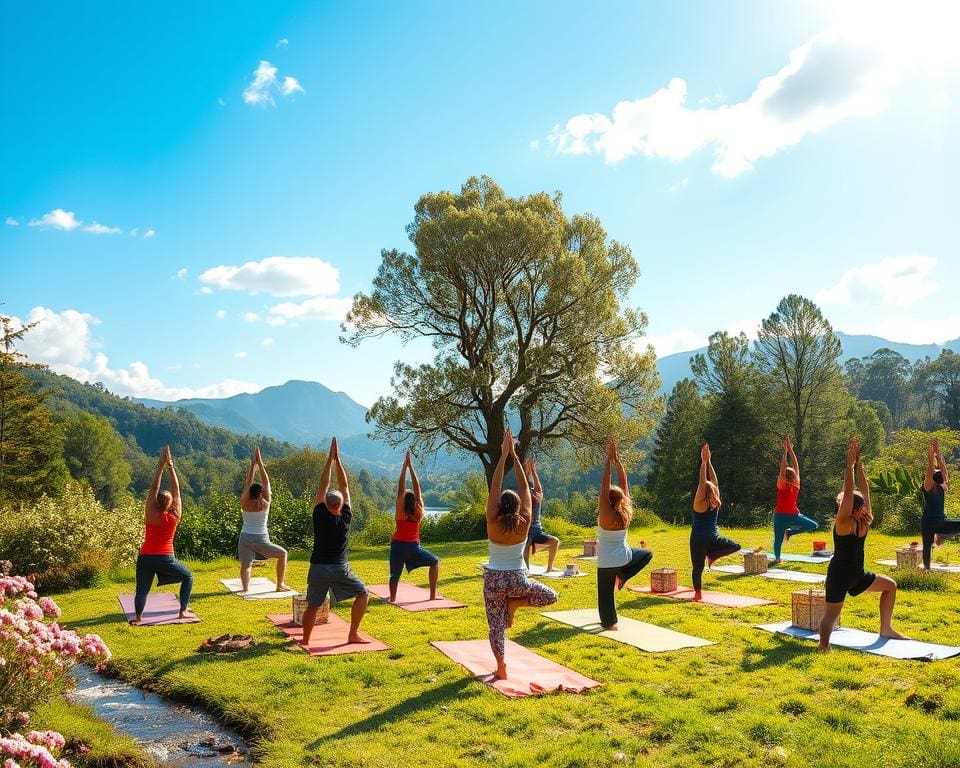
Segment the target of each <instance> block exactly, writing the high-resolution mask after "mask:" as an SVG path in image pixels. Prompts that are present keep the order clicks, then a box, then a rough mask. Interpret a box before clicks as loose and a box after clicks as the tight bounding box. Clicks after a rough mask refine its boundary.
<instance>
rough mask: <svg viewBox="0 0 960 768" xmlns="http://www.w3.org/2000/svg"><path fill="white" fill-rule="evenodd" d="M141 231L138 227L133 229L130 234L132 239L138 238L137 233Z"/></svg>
mask: <svg viewBox="0 0 960 768" xmlns="http://www.w3.org/2000/svg"><path fill="white" fill-rule="evenodd" d="M139 231H140V230H139V229H138V228H137V227H134V228H133V229H131V230H130V232H129V235H130V237H136V236H137V233H138V232H139Z"/></svg>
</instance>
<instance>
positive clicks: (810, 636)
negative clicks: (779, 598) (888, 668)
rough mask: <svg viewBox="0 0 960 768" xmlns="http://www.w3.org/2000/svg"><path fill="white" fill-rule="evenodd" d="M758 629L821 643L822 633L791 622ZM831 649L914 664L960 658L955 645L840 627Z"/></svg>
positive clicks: (768, 625) (831, 642) (758, 627)
mask: <svg viewBox="0 0 960 768" xmlns="http://www.w3.org/2000/svg"><path fill="white" fill-rule="evenodd" d="M757 629H762V630H764V631H765V632H773V633H774V634H780V635H788V636H789V637H799V638H801V639H802V640H816V641H819V639H820V633H819V632H816V631H815V630H812V629H804V628H803V627H795V626H793V625H792V624H791V623H790V622H789V621H782V622H780V623H778V624H758V625H757ZM830 645H835V646H837V647H838V648H849V649H850V650H851V651H863V652H864V653H873V654H875V655H877V656H888V657H889V658H891V659H913V660H914V661H936V660H937V659H949V658H952V657H954V656H960V647H958V646H955V645H938V644H937V643H923V642H920V641H919V640H893V639H891V638H888V637H880V635H878V634H877V633H876V632H864V631H863V630H862V629H848V628H846V627H841V628H839V629H835V630H833V633H832V634H831V635H830Z"/></svg>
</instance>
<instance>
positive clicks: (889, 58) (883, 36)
mask: <svg viewBox="0 0 960 768" xmlns="http://www.w3.org/2000/svg"><path fill="white" fill-rule="evenodd" d="M844 6H845V8H844V11H843V16H842V18H838V19H837V21H836V23H835V24H834V25H832V26H831V27H830V28H829V29H827V30H826V31H824V32H821V33H819V34H817V35H815V36H814V37H813V38H811V39H810V40H809V41H808V42H807V43H805V44H804V45H802V46H800V47H799V48H796V49H795V50H793V51H792V52H791V53H790V56H789V60H788V62H787V63H786V64H784V65H783V66H782V67H781V68H780V70H779V71H777V72H776V73H775V74H773V75H771V76H769V77H765V78H763V79H762V80H760V81H759V82H758V83H757V85H756V87H755V88H754V90H753V93H752V94H751V95H750V97H749V98H747V99H746V100H744V101H741V102H739V103H735V104H731V105H721V106H717V107H714V108H710V107H702V108H693V109H691V108H690V107H688V106H687V83H686V81H685V80H683V79H681V78H679V77H675V78H673V79H671V80H670V82H669V83H668V85H667V86H666V87H665V88H661V89H660V90H658V91H655V92H654V93H652V94H650V95H648V96H645V97H643V98H640V99H635V100H632V101H621V102H619V103H618V104H616V105H615V106H614V108H613V110H612V113H611V114H610V116H608V115H606V114H600V113H584V114H579V115H575V116H573V117H571V118H570V119H569V120H567V121H566V123H565V124H564V125H563V126H560V125H557V126H555V127H554V130H553V131H552V132H551V134H550V137H549V138H550V142H551V144H553V146H554V147H555V149H556V150H557V151H558V152H559V153H563V154H571V155H583V154H599V155H602V156H603V157H604V159H605V160H606V162H608V163H616V162H619V161H621V160H623V159H625V158H627V157H630V156H632V155H636V154H640V155H644V156H647V157H659V158H663V159H667V160H672V161H680V160H684V159H686V158H688V157H690V156H691V155H693V154H694V153H695V152H697V151H699V150H702V149H705V148H710V149H711V150H712V151H713V154H714V162H713V172H714V173H716V174H719V175H721V176H727V177H733V176H738V175H739V174H741V173H744V172H745V171H748V170H751V169H752V168H753V167H754V165H755V164H756V162H757V161H758V160H760V159H762V158H766V157H771V156H772V155H774V154H776V153H777V152H779V151H781V150H783V149H785V148H787V147H790V146H793V145H795V144H798V143H799V142H800V141H802V140H803V139H804V138H805V137H807V136H809V135H811V134H814V133H817V132H819V131H822V130H824V129H826V128H828V127H829V126H831V125H834V124H835V123H838V122H840V121H842V120H846V119H848V118H853V117H868V116H872V115H875V114H877V113H879V112H881V111H883V110H884V109H886V108H887V106H888V105H889V103H890V100H891V96H892V94H893V89H894V87H895V86H896V85H897V84H898V83H899V82H901V81H902V80H903V79H904V78H906V77H907V76H912V75H917V74H922V75H927V76H934V77H935V76H937V75H938V74H939V73H942V71H943V70H944V69H945V68H947V67H952V66H953V65H954V63H955V61H956V60H957V59H958V57H957V55H956V52H957V50H958V49H960V47H958V46H956V45H955V42H954V41H953V40H952V39H951V37H950V35H949V33H947V32H946V31H945V29H956V25H952V26H951V25H950V24H948V23H947V20H946V19H945V18H942V16H943V15H944V14H947V13H950V14H954V15H957V16H958V17H960V14H958V13H957V9H958V8H960V6H957V5H951V4H948V3H941V4H936V3H928V4H922V3H921V4H919V5H915V4H913V3H911V4H909V5H906V4H904V5H898V4H889V5H886V6H885V5H883V4H879V3H873V4H869V5H867V4H844ZM851 9H852V10H851ZM957 21H958V22H960V18H958V19H957Z"/></svg>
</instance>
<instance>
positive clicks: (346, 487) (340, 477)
mask: <svg viewBox="0 0 960 768" xmlns="http://www.w3.org/2000/svg"><path fill="white" fill-rule="evenodd" d="M333 440H334V450H335V452H336V456H334V459H333V460H334V463H335V464H336V465H337V487H338V488H339V489H340V493H341V494H342V495H343V505H344V506H347V505H348V504H350V484H349V482H347V470H345V469H344V468H343V462H342V461H340V449H339V448H337V447H336V440H337V438H333Z"/></svg>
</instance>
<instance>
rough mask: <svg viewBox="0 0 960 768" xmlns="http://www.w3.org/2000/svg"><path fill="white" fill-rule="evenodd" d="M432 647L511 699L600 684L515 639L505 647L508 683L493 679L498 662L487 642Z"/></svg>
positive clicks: (440, 642) (437, 643)
mask: <svg viewBox="0 0 960 768" xmlns="http://www.w3.org/2000/svg"><path fill="white" fill-rule="evenodd" d="M430 645H432V646H433V647H434V648H436V649H437V650H438V651H440V653H442V654H443V655H445V656H448V657H449V658H450V659H452V660H453V661H455V662H457V664H460V665H461V666H464V667H466V668H467V670H468V671H469V672H470V674H472V675H473V676H474V677H475V678H477V680H479V681H480V682H481V683H483V684H484V685H489V686H490V687H491V688H493V689H495V690H497V691H500V693H502V694H503V695H504V696H508V697H510V698H511V699H516V698H520V697H521V696H534V695H536V694H540V693H550V692H551V691H564V692H565V693H581V692H583V691H586V690H589V689H590V688H597V687H598V686H600V685H601V683H598V682H597V681H596V680H591V679H590V678H589V677H584V676H583V675H581V674H580V673H579V672H574V671H573V670H572V669H568V668H567V667H564V666H562V665H561V664H557V663H556V662H555V661H550V659H545V658H544V657H543V656H540V655H538V654H536V653H534V652H533V651H531V650H530V649H528V648H524V647H523V646H522V645H518V644H517V643H515V642H513V640H507V642H506V645H505V646H504V658H505V661H506V663H507V679H506V680H497V679H496V678H495V677H494V676H493V670H495V669H496V668H497V662H496V660H495V659H494V658H493V651H491V650H490V643H489V641H487V640H458V641H448V640H438V641H435V642H432V643H430Z"/></svg>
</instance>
